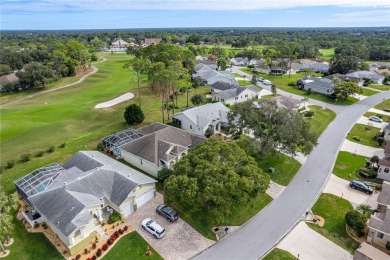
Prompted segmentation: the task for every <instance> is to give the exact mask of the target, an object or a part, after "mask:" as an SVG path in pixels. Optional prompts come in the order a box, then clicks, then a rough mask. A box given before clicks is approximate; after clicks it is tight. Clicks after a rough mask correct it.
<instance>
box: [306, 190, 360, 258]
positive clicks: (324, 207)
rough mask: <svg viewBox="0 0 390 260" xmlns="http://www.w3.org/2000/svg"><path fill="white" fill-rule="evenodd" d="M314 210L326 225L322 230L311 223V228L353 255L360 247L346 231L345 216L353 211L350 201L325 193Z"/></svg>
mask: <svg viewBox="0 0 390 260" xmlns="http://www.w3.org/2000/svg"><path fill="white" fill-rule="evenodd" d="M312 210H313V212H314V214H316V215H319V216H321V217H323V218H324V219H325V225H324V226H323V227H322V228H321V227H319V226H317V225H315V224H311V223H310V224H309V227H311V228H312V229H314V230H315V231H317V232H318V233H320V234H321V235H323V236H324V237H326V238H328V239H329V240H331V241H333V242H334V243H336V244H337V245H339V246H341V247H342V248H344V249H346V250H348V251H349V252H351V253H353V252H354V251H355V250H356V249H357V248H358V247H359V243H358V242H356V241H355V240H353V239H352V238H351V237H350V236H349V235H348V234H347V231H346V230H345V219H344V218H345V214H347V212H349V211H351V210H353V207H352V205H351V203H350V202H349V201H347V200H345V199H342V198H339V197H337V196H335V195H332V194H327V193H323V194H321V196H320V198H319V199H318V200H317V202H316V203H315V204H314V206H313V208H312Z"/></svg>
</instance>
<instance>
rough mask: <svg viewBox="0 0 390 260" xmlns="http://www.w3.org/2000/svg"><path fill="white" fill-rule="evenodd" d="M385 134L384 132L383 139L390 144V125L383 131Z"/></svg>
mask: <svg viewBox="0 0 390 260" xmlns="http://www.w3.org/2000/svg"><path fill="white" fill-rule="evenodd" d="M383 132H384V136H383V138H385V141H386V142H389V141H390V123H389V124H387V125H386V126H385V128H384V129H383ZM389 143H390V142H389Z"/></svg>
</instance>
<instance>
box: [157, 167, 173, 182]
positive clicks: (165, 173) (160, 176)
mask: <svg viewBox="0 0 390 260" xmlns="http://www.w3.org/2000/svg"><path fill="white" fill-rule="evenodd" d="M172 174H173V171H172V170H171V169H168V168H164V169H161V170H159V171H158V172H157V180H159V181H162V182H164V181H165V180H166V179H168V177H169V176H171V175H172Z"/></svg>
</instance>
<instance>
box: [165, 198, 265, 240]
mask: <svg viewBox="0 0 390 260" xmlns="http://www.w3.org/2000/svg"><path fill="white" fill-rule="evenodd" d="M165 200H166V203H167V204H169V205H170V206H172V207H173V208H174V209H176V210H177V212H178V213H179V216H180V217H181V218H182V219H184V220H185V222H187V223H188V224H189V225H190V226H192V227H193V228H194V229H196V231H198V232H199V233H200V234H202V235H203V236H204V237H206V238H208V239H211V240H216V237H215V233H214V232H213V231H212V230H211V229H212V228H213V227H215V226H217V225H218V226H241V225H243V224H244V223H245V222H247V221H248V220H249V219H251V218H252V217H253V216H254V215H256V214H257V213H258V212H260V211H261V210H262V209H263V208H264V207H265V206H267V205H268V204H269V203H270V202H271V201H272V198H271V197H270V196H268V195H267V194H261V195H260V196H258V197H257V198H255V199H254V200H253V201H252V203H248V204H241V205H237V206H235V207H234V208H232V213H231V214H230V215H229V216H228V217H226V219H225V221H224V222H222V223H218V224H217V223H214V222H213V220H212V219H210V218H208V215H207V213H206V212H205V211H204V210H194V209H187V208H183V207H182V206H181V205H180V204H178V203H176V202H173V201H169V200H168V199H167V198H166V197H165Z"/></svg>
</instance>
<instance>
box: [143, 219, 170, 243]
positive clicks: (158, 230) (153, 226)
mask: <svg viewBox="0 0 390 260" xmlns="http://www.w3.org/2000/svg"><path fill="white" fill-rule="evenodd" d="M142 228H143V229H144V230H146V231H148V232H149V233H150V234H152V235H153V237H154V238H162V237H163V236H165V228H163V227H162V226H160V225H159V224H157V222H156V221H154V220H153V219H150V218H146V219H144V221H142Z"/></svg>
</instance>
